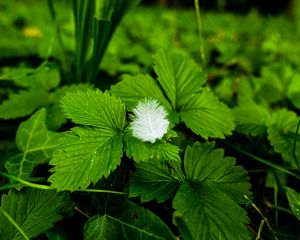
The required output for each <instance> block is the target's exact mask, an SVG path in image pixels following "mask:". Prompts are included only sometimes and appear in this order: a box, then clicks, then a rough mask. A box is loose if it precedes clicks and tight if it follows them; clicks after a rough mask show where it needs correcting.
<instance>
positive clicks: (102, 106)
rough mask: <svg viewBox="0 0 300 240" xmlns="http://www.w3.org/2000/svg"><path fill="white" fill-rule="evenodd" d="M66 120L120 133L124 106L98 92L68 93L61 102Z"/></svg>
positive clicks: (114, 98)
mask: <svg viewBox="0 0 300 240" xmlns="http://www.w3.org/2000/svg"><path fill="white" fill-rule="evenodd" d="M61 105H62V108H63V111H64V113H65V115H66V117H67V118H70V119H72V121H73V122H75V123H77V124H81V125H87V126H94V127H99V128H109V129H112V130H115V131H122V130H123V128H124V124H125V106H124V104H123V103H122V102H121V100H120V99H118V98H116V97H114V96H110V95H109V93H107V92H105V93H102V92H101V91H100V90H96V91H94V90H87V91H76V92H68V93H67V94H66V95H65V96H64V97H63V98H62V100H61Z"/></svg>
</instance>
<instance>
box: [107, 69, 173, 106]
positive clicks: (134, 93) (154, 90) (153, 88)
mask: <svg viewBox="0 0 300 240" xmlns="http://www.w3.org/2000/svg"><path fill="white" fill-rule="evenodd" d="M111 92H112V93H113V94H115V95H116V96H118V97H120V98H121V99H122V101H124V102H125V103H126V109H128V110H129V111H130V110H132V109H133V108H135V107H136V104H137V102H138V101H140V100H143V99H144V98H154V99H156V100H158V102H159V103H161V104H162V105H163V106H164V107H165V108H166V109H168V110H171V105H170V103H169V102H168V101H167V99H166V98H165V96H164V94H163V92H162V90H161V88H160V87H159V86H158V84H157V81H156V80H155V79H153V78H152V77H151V76H149V75H142V74H139V75H137V76H133V77H131V76H129V75H125V76H124V77H123V78H122V81H121V82H119V83H117V84H116V85H113V86H112V87H111Z"/></svg>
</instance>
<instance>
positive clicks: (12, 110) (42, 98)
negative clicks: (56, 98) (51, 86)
mask: <svg viewBox="0 0 300 240" xmlns="http://www.w3.org/2000/svg"><path fill="white" fill-rule="evenodd" d="M48 102H49V99H48V92H47V91H45V90H42V89H29V90H28V91H24V90H21V91H20V92H18V93H12V94H10V96H9V99H8V100H5V101H3V102H2V104H1V105H0V119H14V118H19V117H25V116H27V115H29V114H31V113H32V112H33V111H34V110H36V109H38V108H40V107H43V106H45V105H47V104H48Z"/></svg>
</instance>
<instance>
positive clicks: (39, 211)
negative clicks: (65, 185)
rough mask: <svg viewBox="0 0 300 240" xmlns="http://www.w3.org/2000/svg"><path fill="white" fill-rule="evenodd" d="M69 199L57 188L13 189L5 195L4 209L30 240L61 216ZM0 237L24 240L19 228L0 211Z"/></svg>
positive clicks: (2, 206)
mask: <svg viewBox="0 0 300 240" xmlns="http://www.w3.org/2000/svg"><path fill="white" fill-rule="evenodd" d="M66 200H67V195H66V194H58V193H56V192H55V191H54V190H53V191H52V190H46V191H45V190H37V189H23V190H22V191H20V192H19V191H16V190H10V191H9V192H8V195H3V196H2V200H1V208H2V209H3V210H5V211H6V212H7V213H8V214H9V215H10V216H11V217H12V219H14V221H15V222H16V223H17V224H18V225H19V227H20V228H21V229H22V230H23V231H24V232H25V234H26V235H27V236H28V237H29V238H30V239H31V238H34V237H37V236H39V235H40V234H42V233H44V232H45V231H47V230H48V229H50V228H52V227H53V225H54V223H55V222H57V221H59V220H60V219H61V216H60V215H59V213H60V212H61V209H62V208H63V206H64V204H65V202H66ZM0 222H1V224H0V236H1V239H7V240H12V239H13V240H23V239H24V238H23V237H22V236H21V235H20V233H19V232H18V231H17V229H16V228H15V227H14V226H13V225H12V224H11V223H10V222H9V221H8V219H7V218H6V217H5V216H4V215H3V214H1V213H0Z"/></svg>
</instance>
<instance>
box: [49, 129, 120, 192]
mask: <svg viewBox="0 0 300 240" xmlns="http://www.w3.org/2000/svg"><path fill="white" fill-rule="evenodd" d="M122 146H123V144H122V136H121V134H117V133H116V132H114V131H113V130H110V129H105V128H103V129H101V128H96V129H95V128H84V127H75V128H73V129H72V131H71V132H69V133H66V134H65V136H64V137H62V138H61V139H60V141H59V148H58V150H57V151H56V152H55V154H54V157H53V159H52V160H51V161H50V164H51V165H54V166H55V167H54V168H53V169H52V172H53V174H52V175H51V176H50V178H49V181H50V182H51V183H52V186H53V187H55V188H57V189H58V190H71V191H72V190H75V189H78V188H87V187H88V186H89V184H90V183H91V182H93V183H96V182H97V181H98V180H99V179H100V178H101V177H102V176H105V177H107V176H108V175H109V173H110V172H111V171H112V170H114V169H115V168H116V167H117V166H118V165H119V164H120V162H121V157H122V155H123V151H122Z"/></svg>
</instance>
